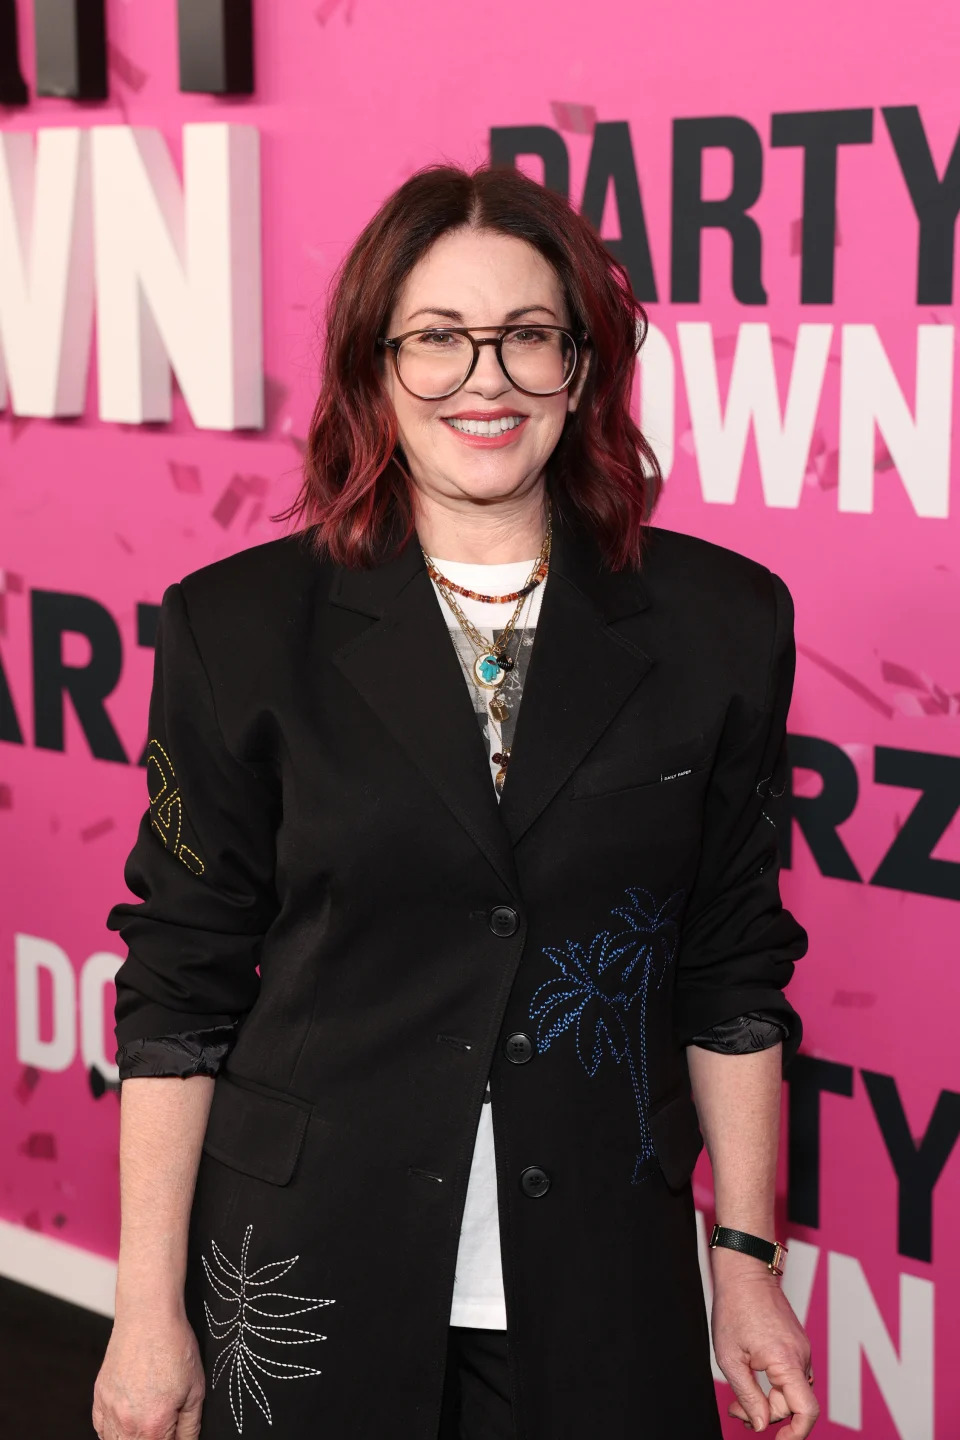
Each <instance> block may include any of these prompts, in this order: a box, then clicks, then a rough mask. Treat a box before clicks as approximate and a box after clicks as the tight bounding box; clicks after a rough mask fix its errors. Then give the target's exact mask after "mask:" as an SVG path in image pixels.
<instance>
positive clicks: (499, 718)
mask: <svg viewBox="0 0 960 1440" xmlns="http://www.w3.org/2000/svg"><path fill="white" fill-rule="evenodd" d="M489 709H490V714H491V715H492V716H493V718H494V720H496V722H497V724H498V725H502V724H503V722H504V720H509V718H510V707H509V705H508V704H507V702H506V700H504V698H503V696H502V695H501V694H499V693H498V694H496V695H494V696H492V698H491V700H490V706H489Z"/></svg>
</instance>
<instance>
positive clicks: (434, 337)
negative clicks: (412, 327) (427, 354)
mask: <svg viewBox="0 0 960 1440" xmlns="http://www.w3.org/2000/svg"><path fill="white" fill-rule="evenodd" d="M415 338H416V343H417V344H418V345H422V346H424V347H425V348H427V349H430V350H449V349H452V348H454V347H455V346H456V345H457V344H458V343H459V342H461V341H462V340H463V336H462V335H454V334H452V333H451V332H450V331H449V330H423V331H421V333H420V334H419V335H417V336H416V337H415Z"/></svg>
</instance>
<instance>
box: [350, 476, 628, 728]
mask: <svg viewBox="0 0 960 1440" xmlns="http://www.w3.org/2000/svg"><path fill="white" fill-rule="evenodd" d="M551 514H552V518H553V538H552V540H551V545H550V574H551V575H561V576H563V578H564V579H565V580H567V581H568V582H569V583H570V584H571V585H572V586H573V587H574V589H576V590H577V591H579V593H580V594H581V595H582V596H583V598H584V599H585V600H587V601H588V602H589V603H591V604H592V605H594V606H595V607H596V608H597V610H598V611H599V612H600V615H601V616H602V617H603V619H604V620H605V621H614V620H620V619H623V618H624V617H625V616H627V615H634V614H636V612H637V611H638V610H645V609H646V608H647V606H648V605H649V604H650V599H649V595H648V592H647V587H646V585H645V584H644V581H643V579H642V577H641V576H640V575H639V574H638V573H637V572H636V571H626V570H620V571H613V570H610V569H608V568H607V566H606V564H605V562H604V560H603V557H602V556H601V554H600V550H599V547H598V546H597V544H596V543H595V541H594V540H593V539H592V537H590V536H589V535H587V534H585V533H583V532H582V531H578V530H576V529H574V528H573V527H571V526H570V525H569V524H568V523H567V522H564V521H563V520H561V518H560V515H559V513H558V511H557V507H556V505H555V504H552V505H551ZM421 571H422V572H423V574H424V576H426V566H425V564H424V560H423V553H422V551H421V549H420V542H419V540H418V538H417V536H416V535H415V534H414V535H412V536H411V537H410V539H409V540H408V541H407V542H406V544H405V545H404V547H403V549H402V550H401V551H400V552H399V553H398V554H397V555H395V556H394V557H393V558H392V559H390V560H387V561H385V562H384V563H383V564H382V565H377V566H375V567H374V568H373V569H369V570H348V569H346V568H345V567H344V566H337V569H336V572H335V578H334V580H333V583H332V586H331V589H330V592H329V599H330V601H331V602H332V603H333V604H334V605H341V606H343V607H344V608H345V609H347V610H356V611H358V612H359V613H360V614H361V615H369V616H371V618H373V619H375V620H379V619H380V618H381V616H382V615H383V614H384V613H385V611H386V610H387V609H388V608H389V606H390V605H391V603H392V601H393V600H395V599H396V597H397V596H398V595H399V594H400V593H401V591H402V590H403V589H404V587H405V586H406V585H408V584H409V583H410V581H411V580H413V578H414V577H415V576H416V575H417V574H419V573H420V572H421ZM428 578H429V577H428ZM478 729H479V726H478Z"/></svg>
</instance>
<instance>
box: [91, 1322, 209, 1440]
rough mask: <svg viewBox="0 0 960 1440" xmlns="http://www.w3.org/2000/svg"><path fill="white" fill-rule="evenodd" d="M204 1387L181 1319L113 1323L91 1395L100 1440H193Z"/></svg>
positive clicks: (200, 1366) (197, 1358)
mask: <svg viewBox="0 0 960 1440" xmlns="http://www.w3.org/2000/svg"><path fill="white" fill-rule="evenodd" d="M205 1392H206V1383H205V1378H204V1373H203V1363H202V1361H201V1359H200V1347H199V1346H198V1344H197V1337H196V1336H195V1335H194V1333H193V1330H192V1329H191V1328H190V1324H189V1322H188V1320H187V1318H186V1316H185V1315H179V1316H177V1315H170V1316H167V1317H165V1318H163V1319H159V1318H157V1317H156V1316H144V1317H142V1318H137V1319H135V1320H130V1319H127V1320H124V1321H117V1322H115V1323H114V1327H113V1332H112V1334H111V1336H110V1342H109V1344H108V1345H107V1351H106V1354H105V1355H104V1358H103V1364H102V1365H101V1367H100V1373H99V1375H98V1376H97V1379H96V1384H95V1385H94V1389H93V1428H94V1430H95V1431H96V1432H97V1434H98V1435H99V1436H100V1440H197V1436H198V1435H199V1434H200V1414H201V1411H202V1409H203V1397H204V1394H205Z"/></svg>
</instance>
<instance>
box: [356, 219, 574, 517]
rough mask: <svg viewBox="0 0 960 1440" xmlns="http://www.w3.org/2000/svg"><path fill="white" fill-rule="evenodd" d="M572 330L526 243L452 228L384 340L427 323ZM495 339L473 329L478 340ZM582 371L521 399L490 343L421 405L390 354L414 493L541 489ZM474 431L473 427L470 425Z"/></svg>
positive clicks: (414, 280) (448, 497)
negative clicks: (479, 430) (444, 392)
mask: <svg viewBox="0 0 960 1440" xmlns="http://www.w3.org/2000/svg"><path fill="white" fill-rule="evenodd" d="M521 321H523V322H525V323H530V324H531V325H535V324H537V323H538V322H539V323H540V324H542V325H563V326H566V327H569V325H570V316H569V313H568V311H567V307H566V305H565V303H564V298H563V292H562V289H561V286H560V282H559V279H558V278H557V275H556V273H555V271H554V269H553V267H552V266H551V265H550V264H549V263H548V261H547V260H545V259H544V257H543V256H542V255H541V254H540V252H539V251H538V250H536V249H535V248H534V247H533V246H532V245H529V244H528V243H527V241H525V240H519V239H516V238H514V237H513V236H510V235H500V234H498V233H496V232H493V231H489V230H474V229H467V228H464V229H460V230H452V231H448V233H447V234H445V235H442V236H441V237H440V239H439V240H437V241H435V242H434V244H433V245H432V246H431V247H430V249H429V250H428V251H427V252H426V254H425V255H423V256H422V258H421V259H420V260H419V261H418V263H417V264H416V265H415V266H414V268H413V270H411V272H410V274H409V275H408V276H407V279H406V281H405V282H404V284H403V286H402V287H401V289H400V291H399V293H398V294H397V297H396V300H395V302H394V306H393V309H392V311H391V313H390V317H389V320H388V323H387V329H386V334H387V335H388V336H393V335H402V334H403V333H404V332H405V331H408V330H420V329H427V328H429V327H431V326H443V325H463V326H468V327H480V326H501V325H512V324H515V323H519V322H521ZM493 334H495V331H494V330H492V329H487V330H479V329H478V333H477V338H478V339H485V338H486V337H488V336H492V335H493ZM584 374H585V365H584V362H583V361H581V363H580V369H579V370H578V373H577V376H576V378H575V380H574V382H573V384H571V386H570V387H569V388H568V389H567V390H562V391H561V392H560V393H559V394H557V395H544V396H534V395H525V394H523V393H522V391H520V390H515V389H514V387H513V385H512V384H511V383H510V381H509V380H508V379H507V377H506V375H505V374H504V372H503V371H502V370H501V368H500V366H499V364H498V362H497V357H496V353H495V351H494V348H493V346H492V345H483V346H481V347H480V358H479V360H478V361H477V365H476V369H475V370H474V372H473V374H472V375H471V376H470V379H469V380H468V381H467V382H466V384H465V385H463V386H462V387H461V388H460V389H459V390H457V391H456V392H455V393H454V394H453V395H448V396H447V397H446V399H443V400H419V399H417V398H416V397H415V396H413V395H411V394H409V393H408V391H406V390H405V389H404V388H403V386H402V385H401V384H400V382H399V380H398V378H397V373H396V369H395V367H394V364H393V359H392V357H388V358H387V362H386V366H385V370H384V383H385V386H386V390H387V393H388V395H389V396H390V399H391V401H392V403H393V407H394V410H395V412H396V417H397V426H398V429H399V434H400V443H401V445H402V446H403V452H404V454H405V456H406V458H407V467H408V469H409V472H410V475H411V478H412V479H413V482H414V484H415V485H416V487H417V489H418V490H419V491H420V492H421V495H422V496H423V497H424V498H429V499H431V500H434V501H436V502H438V503H440V504H443V505H444V506H445V507H449V506H450V505H453V506H456V505H457V504H458V502H462V501H464V500H469V501H474V502H481V503H482V502H495V501H498V500H506V499H508V498H513V499H517V498H520V497H521V496H522V495H523V494H525V493H527V492H529V491H530V490H532V489H533V488H535V487H536V486H537V484H538V483H539V481H540V478H541V476H542V474H543V469H544V466H545V464H546V462H547V460H548V458H549V456H550V454H551V452H552V451H553V449H554V447H555V446H556V444H557V441H558V440H559V439H560V434H561V431H562V430H563V425H564V420H565V418H566V416H567V413H568V411H571V410H574V409H575V408H576V403H577V394H576V393H574V392H575V387H577V388H579V385H580V384H581V383H582V380H583V377H584ZM495 419H500V420H507V421H508V422H511V423H510V424H509V428H505V429H504V430H503V432H502V433H500V434H492V435H491V434H485V435H478V434H470V433H467V431H466V430H464V429H463V428H457V425H456V424H455V423H451V422H457V421H459V422H460V426H461V427H462V426H463V425H464V424H465V423H466V424H468V425H469V422H470V421H480V422H484V421H486V422H488V423H487V425H484V427H483V428H485V429H487V428H489V422H490V421H491V420H495ZM469 428H471V429H476V426H470V427H469Z"/></svg>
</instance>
